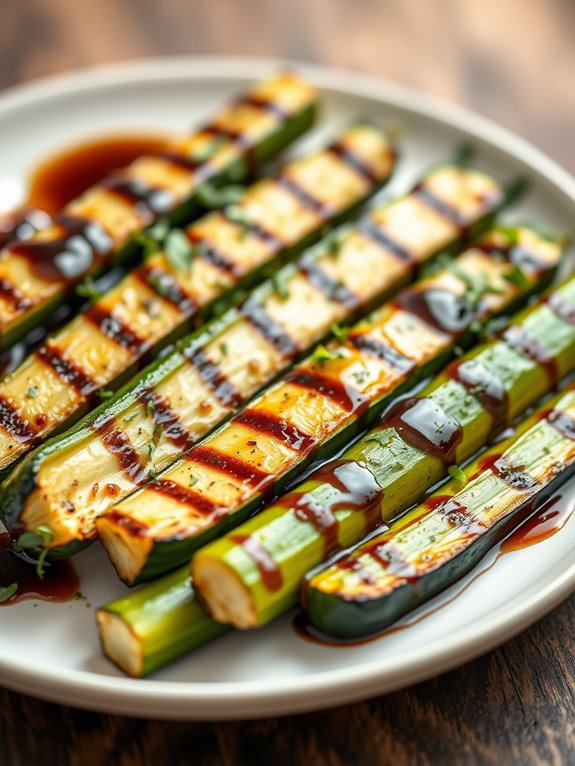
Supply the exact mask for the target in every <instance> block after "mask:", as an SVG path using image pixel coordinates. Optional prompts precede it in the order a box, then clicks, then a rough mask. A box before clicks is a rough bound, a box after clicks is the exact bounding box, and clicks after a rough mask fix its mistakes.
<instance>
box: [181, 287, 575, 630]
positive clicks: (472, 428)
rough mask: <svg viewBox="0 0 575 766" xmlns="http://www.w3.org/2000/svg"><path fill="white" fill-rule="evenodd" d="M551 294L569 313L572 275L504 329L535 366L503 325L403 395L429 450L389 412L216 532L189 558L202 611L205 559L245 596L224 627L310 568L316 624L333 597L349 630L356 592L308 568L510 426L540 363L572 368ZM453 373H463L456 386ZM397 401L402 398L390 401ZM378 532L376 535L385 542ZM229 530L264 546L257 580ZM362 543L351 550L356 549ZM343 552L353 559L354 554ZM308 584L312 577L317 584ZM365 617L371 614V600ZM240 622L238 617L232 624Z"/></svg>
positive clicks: (542, 388)
mask: <svg viewBox="0 0 575 766" xmlns="http://www.w3.org/2000/svg"><path fill="white" fill-rule="evenodd" d="M553 300H555V301H557V303H558V304H560V305H561V306H562V309H561V311H562V315H563V316H567V315H573V316H575V277H572V278H571V279H570V280H568V281H567V282H565V283H564V284H563V285H561V286H560V287H558V288H556V289H554V290H553V291H552V292H551V293H549V295H548V296H545V297H544V298H543V299H542V301H540V302H538V303H537V304H535V305H533V306H531V307H530V308H529V309H526V310H524V311H522V312H521V313H520V314H519V315H518V316H517V317H515V318H514V319H513V321H512V322H511V323H510V324H509V325H508V328H512V330H513V331H514V332H515V331H516V330H520V331H522V332H526V333H527V334H528V336H529V337H530V338H531V339H532V342H533V345H534V346H535V345H536V346H537V347H538V348H540V349H542V350H543V351H544V353H545V357H546V361H545V366H542V365H541V364H539V363H538V362H536V361H534V360H532V359H530V358H528V357H525V356H522V355H520V354H519V353H518V352H517V351H516V350H515V348H514V346H513V345H511V344H510V343H508V342H507V341H506V340H505V338H506V335H507V334H508V331H507V330H504V331H502V334H501V335H502V337H501V338H500V339H497V340H493V341H489V342H487V343H483V344H482V345H480V346H478V347H477V348H475V349H474V350H472V351H471V352H469V353H468V354H466V355H465V356H463V357H461V358H460V359H459V360H457V361H456V362H454V363H452V364H451V365H450V366H448V367H447V369H446V370H445V371H444V372H442V373H440V375H439V376H437V377H436V378H435V379H434V380H433V381H432V382H430V383H429V384H428V385H427V386H426V387H425V388H424V389H423V390H422V391H421V392H419V393H418V394H417V396H416V397H413V398H410V399H408V400H406V403H407V404H408V405H409V407H408V409H407V411H406V412H409V411H410V410H411V411H412V412H415V413H417V415H416V417H414V420H415V421H416V422H419V423H422V422H424V421H425V420H426V414H425V412H426V408H427V412H429V413H431V415H430V416H429V415H428V416H427V418H428V422H427V425H429V424H430V423H429V420H431V425H432V426H433V431H432V433H433V436H432V437H431V440H432V441H431V443H430V444H429V447H428V448H427V450H426V446H427V445H426V444H425V443H423V444H422V443H421V442H419V443H418V438H421V434H422V432H423V433H425V426H420V428H422V429H423V431H419V430H416V431H415V434H414V436H415V438H414V436H413V435H411V436H410V432H409V430H407V432H405V431H404V432H403V433H402V430H401V429H402V423H403V421H402V420H398V418H397V412H398V408H397V407H396V408H392V409H391V410H390V411H389V412H388V413H387V414H386V415H385V416H384V418H383V419H382V421H381V422H380V423H378V425H377V427H376V428H375V429H374V430H373V431H371V432H369V433H368V434H366V435H365V436H364V437H362V438H361V439H360V440H359V441H357V442H356V443H355V444H353V445H352V446H351V447H350V448H349V449H347V450H346V451H345V452H344V453H343V454H342V456H341V457H340V458H339V459H338V460H336V461H333V462H332V463H328V464H326V465H324V466H322V467H321V468H320V469H319V470H318V471H316V472H314V473H313V474H312V475H311V476H310V477H309V478H308V479H307V480H306V481H305V482H304V483H303V484H302V485H299V486H298V487H296V488H295V489H293V490H292V491H291V492H290V493H289V494H288V495H287V496H284V497H282V498H280V499H279V501H278V502H277V503H272V505H271V506H270V507H268V508H267V509H266V510H264V511H263V512H262V513H260V514H258V516H256V517H255V518H253V519H250V520H248V521H247V522H245V523H244V524H242V525H241V526H240V527H239V528H238V529H236V530H235V531H234V534H233V535H227V536H224V537H222V538H220V539H218V540H216V541H214V542H212V543H211V544H209V545H207V546H206V547H204V548H202V549H201V550H200V551H198V553H196V555H195V556H194V559H193V562H192V572H193V577H194V581H195V582H196V587H197V589H198V590H199V591H200V595H201V596H202V598H203V603H204V604H205V605H206V606H207V608H208V610H209V611H210V612H211V613H212V614H213V616H214V617H215V618H216V619H223V617H224V612H223V611H221V609H218V605H217V603H216V606H215V609H212V603H213V601H214V598H215V597H216V596H217V594H214V595H211V594H212V593H213V590H215V587H216V586H215V584H213V585H211V584H210V582H209V577H210V574H211V572H213V571H215V570H214V566H216V567H220V568H221V569H225V570H226V573H227V577H230V576H233V577H234V578H235V581H236V582H237V584H238V589H239V590H240V592H242V593H243V595H244V596H245V599H246V604H247V605H248V606H249V612H248V613H247V614H239V615H237V616H236V619H235V620H232V621H231V622H232V624H233V625H234V627H240V628H242V627H256V626H260V625H263V624H265V623H267V622H269V621H270V620H271V619H273V618H274V617H276V616H277V615H279V614H281V613H282V612H284V611H285V610H286V609H288V608H289V607H290V606H292V605H293V604H295V603H296V602H297V596H298V589H299V586H300V584H301V583H302V580H303V578H304V577H305V576H306V573H307V572H308V570H310V569H312V567H315V568H316V569H315V570H314V572H315V574H311V575H309V578H308V579H307V580H306V583H307V584H306V586H304V590H303V603H304V604H306V605H308V610H309V613H310V614H311V615H312V617H313V624H314V626H315V627H319V624H316V621H315V615H316V614H318V615H319V617H318V618H317V619H318V620H320V621H321V620H324V621H325V620H328V619H331V617H330V615H331V614H332V609H331V607H330V606H329V605H330V604H331V603H332V602H334V607H333V615H334V617H333V620H334V621H337V622H338V624H339V623H341V624H342V625H345V626H347V625H348V624H349V626H350V627H349V628H348V627H344V628H342V629H345V630H348V629H349V630H350V631H354V630H356V629H359V628H357V626H358V625H361V624H362V622H361V619H359V618H358V619H355V618H353V619H352V617H351V614H350V615H348V616H349V617H350V619H349V620H348V621H346V622H345V623H343V622H342V621H341V620H339V618H338V615H339V614H340V612H341V611H342V610H344V609H346V608H347V606H345V605H344V607H341V606H340V601H346V602H347V601H348V600H354V599H353V598H352V597H351V596H350V598H349V599H346V597H345V591H344V592H343V593H342V594H336V595H335V596H334V595H333V594H331V593H327V594H326V593H324V592H323V591H322V589H321V582H322V579H324V578H323V576H322V574H321V572H320V571H319V570H318V569H317V567H318V566H319V565H321V562H322V561H325V560H326V559H328V558H329V557H330V556H331V555H332V554H333V553H334V551H336V550H339V549H341V548H345V547H348V546H350V545H353V544H356V543H357V542H358V541H359V540H360V539H361V538H362V537H364V535H365V534H366V533H367V532H370V531H372V530H373V529H374V528H375V527H377V526H379V525H380V524H381V522H382V521H383V522H385V523H389V522H391V520H392V519H394V518H395V517H397V516H398V515H399V514H401V513H402V512H403V511H405V509H406V508H409V507H410V506H412V505H413V503H415V502H418V501H419V500H420V498H421V497H422V496H423V495H424V493H425V491H426V490H428V489H429V488H430V487H432V486H433V485H434V484H436V483H437V482H438V481H440V480H441V479H442V478H444V477H445V476H446V475H447V472H448V468H449V465H450V464H453V463H460V462H463V461H465V460H467V459H469V458H470V457H471V456H472V455H474V454H475V453H476V452H477V451H478V450H479V449H481V448H482V447H483V446H484V445H485V444H486V443H487V441H488V440H489V438H490V437H491V436H492V435H493V433H494V432H497V431H500V430H502V429H503V428H505V427H506V426H508V425H509V424H510V423H512V422H514V421H515V420H516V419H517V417H518V416H520V415H521V414H522V413H523V412H525V411H526V410H527V409H528V408H529V407H531V406H532V405H533V404H534V403H535V402H536V401H537V400H538V399H539V398H540V397H542V396H544V395H545V394H547V393H548V392H549V391H550V389H551V388H552V387H553V385H554V383H555V380H556V378H555V375H554V376H553V377H550V376H549V375H548V374H547V368H548V367H549V366H550V365H553V367H554V369H555V370H556V376H557V378H561V377H563V376H565V375H568V374H569V373H571V372H573V370H575V323H573V322H568V321H566V320H565V319H564V318H562V315H560V314H558V313H555V312H554V311H552V310H551V309H550V306H552V305H553ZM461 380H464V381H466V383H465V385H464V384H463V383H462V382H461ZM474 391H475V393H473V392H474ZM404 404H405V403H400V405H399V407H400V408H401V407H402V406H404ZM501 405H503V406H501ZM442 418H443V419H442ZM449 428H454V434H455V435H457V436H458V440H457V441H456V442H455V443H454V444H453V445H450V444H449V440H448V438H447V432H448V429H449ZM433 439H435V440H436V443H435V444H434V443H433ZM342 471H343V472H347V475H348V481H350V480H351V482H352V484H351V487H352V489H346V485H345V481H344V480H343V479H340V478H339V476H340V475H342V476H343V475H344V474H343V473H342ZM364 474H365V475H364ZM349 477H351V479H350V478H349ZM342 483H343V486H342ZM442 492H443V490H440V493H442ZM309 509H312V510H313V514H315V515H314V516H313V517H312V518H313V519H319V521H320V522H321V523H320V524H319V528H318V523H313V521H310V519H309V517H308V513H307V512H309ZM414 513H415V512H414ZM328 521H330V524H329V525H328V524H327V522H328ZM399 523H400V525H401V522H399ZM322 524H323V526H322ZM386 535H387V533H383V537H384V538H385V537H386ZM238 538H239V539H240V540H241V541H243V540H250V541H255V543H256V544H257V545H258V546H261V547H262V548H263V549H264V551H265V556H266V561H267V563H266V570H267V571H268V577H267V581H266V571H263V572H262V571H261V569H260V567H259V566H258V565H257V561H255V560H254V559H253V558H252V557H251V556H250V555H249V551H246V550H245V548H244V545H245V543H243V542H238ZM377 539H378V538H375V540H377ZM372 543H373V540H371V541H370V542H368V543H367V544H366V545H367V546H368V547H371V545H372ZM252 544H253V543H252ZM361 550H362V548H361V547H360V548H359V549H358V551H359V553H358V555H361ZM352 556H353V560H355V558H356V557H355V554H352ZM350 561H352V558H351V557H349V556H348V557H344V558H343V562H344V564H342V569H341V572H340V575H341V578H343V577H344V576H345V573H346V572H347V569H346V568H345V567H347V566H349V562H350ZM337 567H338V564H337V562H336V563H334V564H332V565H330V564H328V565H327V569H326V575H325V579H326V580H327V581H328V582H330V578H331V579H333V580H335V579H336V577H337V574H334V572H335V573H337ZM270 571H271V572H274V573H275V582H273V581H271V578H270V577H269V572H270ZM216 576H217V575H216ZM310 582H311V583H312V585H310V584H309V583H310ZM313 583H318V585H317V587H314V586H313ZM204 587H207V588H208V591H209V592H206V591H205V590H204ZM355 601H356V604H355V605H354V606H350V607H349V611H350V613H351V611H352V610H353V609H354V608H356V609H357V610H358V611H361V610H362V609H363V600H362V594H361V593H360V594H359V595H358V597H357V599H355ZM316 605H318V606H317V607H316ZM322 605H324V606H322ZM244 612H245V610H244ZM366 613H367V615H368V618H369V615H371V611H370V607H369V605H368V606H367V607H366ZM324 615H327V617H324ZM241 619H243V624H242V623H241V622H238V620H241ZM226 621H228V622H229V621H230V620H229V619H228V620H226ZM323 629H324V628H322V630H323ZM327 632H329V633H331V632H332V631H331V630H330V631H327Z"/></svg>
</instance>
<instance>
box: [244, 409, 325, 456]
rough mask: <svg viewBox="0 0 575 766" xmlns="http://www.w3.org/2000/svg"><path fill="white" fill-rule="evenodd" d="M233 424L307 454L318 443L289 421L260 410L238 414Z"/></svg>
mask: <svg viewBox="0 0 575 766" xmlns="http://www.w3.org/2000/svg"><path fill="white" fill-rule="evenodd" d="M234 423H241V424H242V425H244V426H248V428H250V429H251V430H253V431H258V432H260V433H263V434H267V435H268V436H271V437H272V438H274V439H277V440H278V441H279V442H282V443H283V444H284V445H285V446H287V447H290V448H291V449H293V450H298V451H299V452H308V451H309V450H310V449H312V448H313V447H315V445H316V444H317V442H318V437H317V436H312V435H311V434H306V433H304V432H303V431H300V430H299V428H297V426H295V425H294V424H293V423H290V422H289V420H286V419H285V418H280V417H278V416H276V415H273V414H272V413H269V412H263V411H262V410H256V409H248V410H244V411H243V412H239V413H238V414H237V415H236V416H235V417H234Z"/></svg>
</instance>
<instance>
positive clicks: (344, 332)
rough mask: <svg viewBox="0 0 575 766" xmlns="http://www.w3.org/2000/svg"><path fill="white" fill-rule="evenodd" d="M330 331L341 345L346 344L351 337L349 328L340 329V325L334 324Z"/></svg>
mask: <svg viewBox="0 0 575 766" xmlns="http://www.w3.org/2000/svg"><path fill="white" fill-rule="evenodd" d="M330 330H331V332H332V333H333V335H335V337H336V338H337V339H338V341H339V342H340V343H345V341H346V340H347V336H348V335H349V327H340V325H338V324H332V326H331V327H330Z"/></svg>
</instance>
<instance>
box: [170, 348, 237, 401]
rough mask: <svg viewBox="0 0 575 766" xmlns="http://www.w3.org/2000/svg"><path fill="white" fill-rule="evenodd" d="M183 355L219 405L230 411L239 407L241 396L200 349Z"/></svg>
mask: <svg viewBox="0 0 575 766" xmlns="http://www.w3.org/2000/svg"><path fill="white" fill-rule="evenodd" d="M184 354H185V356H186V359H187V360H188V361H189V362H190V363H191V364H192V365H193V366H194V367H195V369H196V370H197V371H198V373H199V375H200V377H201V379H202V380H203V381H204V383H205V384H206V385H207V386H208V387H209V389H210V390H211V391H212V393H213V394H214V396H215V397H216V398H217V399H218V401H219V402H220V404H222V405H223V406H224V407H229V408H231V409H235V408H237V407H239V406H240V404H241V403H242V401H243V397H242V395H241V394H240V392H239V391H237V390H236V388H235V387H234V386H233V385H232V384H231V383H230V381H229V380H228V379H227V377H226V376H225V374H224V373H223V372H222V371H221V370H220V368H219V367H218V365H217V364H216V363H215V362H212V360H211V359H210V358H209V357H208V356H207V354H205V353H204V351H203V350H202V349H199V348H198V349H190V350H184Z"/></svg>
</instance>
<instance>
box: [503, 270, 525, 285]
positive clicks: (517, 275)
mask: <svg viewBox="0 0 575 766" xmlns="http://www.w3.org/2000/svg"><path fill="white" fill-rule="evenodd" d="M504 279H505V281H506V282H509V284H511V285H516V286H517V287H522V288H527V287H530V286H531V282H530V280H529V277H528V276H527V274H526V273H525V272H524V271H523V269H521V268H520V267H519V266H514V267H513V268H512V269H511V271H510V272H509V273H508V274H505V276H504Z"/></svg>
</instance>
